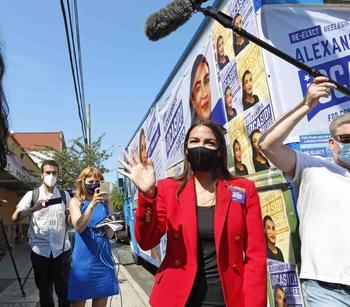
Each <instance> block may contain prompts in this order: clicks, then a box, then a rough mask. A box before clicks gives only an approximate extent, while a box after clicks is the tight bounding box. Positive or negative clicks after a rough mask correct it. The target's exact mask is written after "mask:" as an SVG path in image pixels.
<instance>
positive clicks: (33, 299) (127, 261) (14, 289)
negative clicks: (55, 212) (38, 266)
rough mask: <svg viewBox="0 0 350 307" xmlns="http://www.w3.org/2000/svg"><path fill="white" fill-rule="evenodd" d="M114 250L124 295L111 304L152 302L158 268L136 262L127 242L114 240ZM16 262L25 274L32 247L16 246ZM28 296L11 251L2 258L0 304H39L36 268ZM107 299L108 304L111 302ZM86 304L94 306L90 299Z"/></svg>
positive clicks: (24, 306)
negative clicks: (18, 275) (16, 272)
mask: <svg viewBox="0 0 350 307" xmlns="http://www.w3.org/2000/svg"><path fill="white" fill-rule="evenodd" d="M112 248H113V254H114V257H115V260H116V262H117V266H116V268H117V269H118V267H119V266H118V262H119V261H118V259H120V264H121V265H120V267H119V274H118V280H119V284H120V288H121V296H114V297H113V298H112V303H111V304H112V306H122V305H121V301H120V300H121V299H122V303H123V306H124V307H143V306H149V304H148V298H149V294H150V292H151V289H152V286H153V281H154V277H153V274H154V272H155V268H154V267H147V269H146V268H145V267H143V266H137V265H135V264H134V263H133V260H132V256H131V252H130V246H129V245H127V244H119V243H112ZM13 254H14V258H15V262H16V265H17V268H18V271H19V274H20V277H21V279H22V282H23V280H24V278H25V277H26V275H27V273H28V272H29V270H30V268H31V263H30V249H29V247H28V245H27V244H22V245H16V247H15V248H14V249H13ZM24 291H25V293H26V296H25V297H23V296H22V294H21V290H20V286H19V284H18V282H17V280H16V275H15V271H14V267H13V264H12V262H11V258H10V255H9V253H8V252H7V254H6V256H5V257H4V258H3V259H2V260H1V261H0V307H9V306H12V307H14V306H15V307H37V306H38V301H39V296H38V290H37V289H36V286H35V283H34V276H33V272H31V274H30V275H29V278H28V280H27V282H26V284H25V285H24ZM109 303H110V302H108V306H109ZM86 306H91V301H88V302H87V304H86Z"/></svg>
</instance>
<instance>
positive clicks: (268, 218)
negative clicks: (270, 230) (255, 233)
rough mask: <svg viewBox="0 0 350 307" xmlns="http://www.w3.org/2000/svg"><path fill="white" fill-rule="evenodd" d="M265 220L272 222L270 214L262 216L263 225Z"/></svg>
mask: <svg viewBox="0 0 350 307" xmlns="http://www.w3.org/2000/svg"><path fill="white" fill-rule="evenodd" d="M267 221H271V222H272V223H273V219H272V217H271V216H270V215H265V216H264V219H263V225H264V227H265V224H266V222H267Z"/></svg>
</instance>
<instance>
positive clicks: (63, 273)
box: [31, 250, 71, 307]
mask: <svg viewBox="0 0 350 307" xmlns="http://www.w3.org/2000/svg"><path fill="white" fill-rule="evenodd" d="M70 255H71V251H70V250H69V251H66V252H64V253H62V254H61V255H59V256H58V257H56V258H53V257H52V254H51V256H50V258H46V257H43V256H40V255H38V254H36V253H34V252H33V251H32V254H31V260H32V265H33V270H34V278H35V284H36V286H37V287H38V289H39V295H40V306H41V307H54V306H55V304H54V302H53V297H52V294H53V285H54V286H55V292H56V294H57V297H58V305H59V306H60V307H69V302H68V300H67V291H68V275H69V270H70Z"/></svg>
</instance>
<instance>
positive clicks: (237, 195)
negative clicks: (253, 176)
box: [228, 186, 245, 205]
mask: <svg viewBox="0 0 350 307" xmlns="http://www.w3.org/2000/svg"><path fill="white" fill-rule="evenodd" d="M228 188H229V190H230V191H231V193H232V196H231V199H232V200H233V201H236V202H238V203H240V204H241V205H244V204H245V189H242V188H240V187H232V186H230V187H228Z"/></svg>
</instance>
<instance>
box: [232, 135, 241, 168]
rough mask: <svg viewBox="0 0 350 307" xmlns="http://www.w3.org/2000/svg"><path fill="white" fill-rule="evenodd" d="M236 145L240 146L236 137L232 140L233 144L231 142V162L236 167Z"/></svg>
mask: <svg viewBox="0 0 350 307" xmlns="http://www.w3.org/2000/svg"><path fill="white" fill-rule="evenodd" d="M236 144H237V145H238V146H239V147H241V144H240V143H239V142H238V140H237V139H235V140H234V141H233V144H232V149H233V150H232V151H233V163H234V166H235V168H236V163H237V160H236V155H235V145H236Z"/></svg>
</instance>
